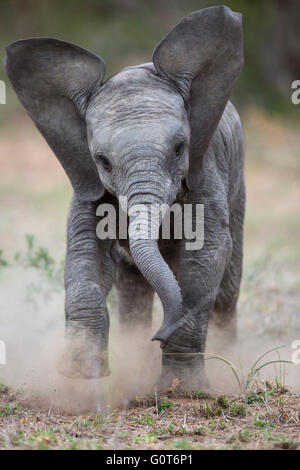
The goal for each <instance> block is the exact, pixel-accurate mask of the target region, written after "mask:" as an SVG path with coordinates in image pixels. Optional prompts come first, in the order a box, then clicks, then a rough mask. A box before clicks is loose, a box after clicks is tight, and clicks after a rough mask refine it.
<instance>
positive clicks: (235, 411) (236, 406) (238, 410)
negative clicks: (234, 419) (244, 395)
mask: <svg viewBox="0 0 300 470" xmlns="http://www.w3.org/2000/svg"><path fill="white" fill-rule="evenodd" d="M229 408H230V413H231V414H232V415H233V416H245V415H246V408H245V406H244V405H242V404H240V403H237V402H236V401H235V400H232V401H231V402H230V404H229Z"/></svg>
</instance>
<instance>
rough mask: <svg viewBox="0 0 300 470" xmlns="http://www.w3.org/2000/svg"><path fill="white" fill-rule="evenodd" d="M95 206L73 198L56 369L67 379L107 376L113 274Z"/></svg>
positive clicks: (69, 218) (69, 219) (111, 263)
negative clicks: (63, 322)
mask: <svg viewBox="0 0 300 470" xmlns="http://www.w3.org/2000/svg"><path fill="white" fill-rule="evenodd" d="M96 224H97V218H96V204H94V203H90V202H79V201H78V200H77V198H76V196H74V197H73V199H72V202H71V207H70V212H69V217H68V229H67V255H66V264H65V289H66V300H65V313H66V347H65V350H64V353H63V355H62V358H61V360H60V364H59V366H58V368H59V371H60V372H61V373H62V374H63V375H66V376H68V377H84V378H98V377H100V376H105V375H108V374H109V366H108V351H107V346H108V332H109V316H108V311H107V306H106V300H105V297H106V294H107V292H108V291H109V289H110V287H111V285H112V280H113V273H114V267H113V266H114V263H113V260H112V259H111V257H110V244H111V242H110V241H100V240H99V239H98V238H97V235H96Z"/></svg>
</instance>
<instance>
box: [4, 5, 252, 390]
mask: <svg viewBox="0 0 300 470" xmlns="http://www.w3.org/2000/svg"><path fill="white" fill-rule="evenodd" d="M242 64H243V52H242V26H241V15H240V14H237V13H233V12H232V11H231V10H230V9H228V8H227V7H223V6H219V7H211V8H207V9H203V10H199V11H196V12H194V13H191V14H189V15H188V16H186V17H185V18H184V19H183V20H182V21H181V22H180V23H179V24H178V25H177V26H175V27H174V29H172V30H171V31H170V32H169V33H168V34H167V35H166V36H165V37H164V38H163V39H162V40H161V41H160V43H159V44H158V45H157V46H156V48H155V50H154V53H153V62H151V63H147V64H142V65H138V66H134V67H128V68H125V69H123V70H121V72H120V73H118V74H116V75H114V76H113V77H111V78H109V79H108V80H107V81H105V82H104V81H103V78H104V73H105V66H104V62H103V60H102V59H101V57H99V56H97V55H95V54H92V53H91V52H88V51H86V50H84V49H82V48H81V47H78V46H75V45H73V44H70V43H67V42H64V41H60V40H58V39H50V38H33V39H24V40H20V41H17V42H14V43H13V44H11V45H10V46H8V47H7V57H6V70H7V73H8V76H9V78H10V80H11V82H12V85H13V87H14V90H15V91H16V93H17V95H18V97H19V99H20V101H21V102H22V104H23V105H24V107H25V108H26V110H27V111H28V113H29V115H30V116H31V118H32V119H33V121H34V122H35V124H36V126H37V127H38V129H39V130H40V132H41V133H42V135H43V136H44V137H45V139H46V140H47V142H48V144H49V145H50V147H51V148H52V150H53V151H54V153H55V155H56V156H57V158H58V159H59V161H60V162H61V164H62V166H63V167H64V169H65V171H66V173H67V175H68V177H69V179H70V182H71V184H72V186H73V189H74V195H73V199H72V202H71V208H70V212H69V218H68V229H67V255H66V266H65V289H66V308H65V309H66V329H67V334H66V352H65V356H64V361H63V364H62V366H61V369H62V372H63V373H64V374H66V375H67V376H71V377H72V376H74V377H75V376H81V377H85V378H96V377H100V376H105V375H108V374H109V366H108V350H107V348H108V334H109V315H108V311H107V306H106V296H107V294H108V292H109V290H110V289H111V287H112V284H113V283H115V284H116V287H117V291H118V294H119V305H120V308H119V310H120V312H119V313H120V322H121V324H122V325H124V324H126V325H127V326H128V325H129V326H130V325H132V328H137V327H138V325H148V326H149V325H151V313H152V303H153V296H154V292H157V294H158V295H159V297H160V300H161V302H162V305H163V310H164V320H163V324H162V326H161V328H160V329H159V330H158V332H157V333H156V334H155V336H154V337H153V339H155V340H158V341H160V342H161V345H162V348H163V349H162V363H163V366H162V372H161V376H160V383H161V384H162V385H163V386H167V385H168V384H169V383H170V382H171V381H172V380H173V379H174V377H177V378H179V379H181V384H182V387H183V388H184V389H191V388H192V389H199V388H202V387H203V385H205V374H204V370H203V356H202V355H201V354H199V353H203V352H204V351H205V340H206V333H207V327H208V321H209V317H210V316H211V314H212V312H215V313H214V314H215V315H216V318H217V321H218V323H219V326H220V327H221V328H223V331H224V334H225V331H226V330H228V329H230V331H231V334H232V336H234V330H235V311H236V303H237V299H238V295H239V286H240V280H241V271H242V238H243V219H244V203H245V192H244V191H245V190H244V177H243V135H242V129H241V123H240V119H239V116H238V114H237V112H236V110H235V108H234V107H233V105H232V104H231V103H230V101H228V100H229V95H230V93H231V90H232V87H233V84H234V82H235V80H236V79H237V77H238V75H239V73H240V70H241V67H242ZM121 196H122V197H126V198H127V200H128V208H129V212H130V208H132V207H133V206H134V205H137V204H143V205H144V206H146V207H147V208H150V207H151V205H153V204H168V205H171V204H173V203H177V204H180V205H181V206H182V205H183V204H192V205H193V206H196V204H203V205H204V221H205V224H204V227H205V229H204V244H203V247H202V248H201V249H199V250H187V249H186V246H185V242H186V240H185V239H183V240H177V239H175V238H174V237H173V238H172V239H170V240H162V239H158V240H155V239H152V238H150V237H140V238H133V237H130V227H131V226H132V224H133V223H134V217H133V216H130V215H129V230H128V232H129V236H128V239H125V240H123V239H117V238H116V239H115V240H111V239H106V240H100V239H99V238H98V237H97V235H96V225H97V221H98V220H99V219H98V218H97V216H96V209H97V207H98V206H99V204H102V203H104V202H105V203H110V204H113V205H114V206H115V207H116V209H117V210H118V201H119V199H120V197H121ZM141 225H142V226H143V227H144V228H143V230H144V232H145V233H144V234H146V235H147V233H149V220H148V223H146V219H145V223H144V224H143V223H142V224H141ZM119 238H120V237H119Z"/></svg>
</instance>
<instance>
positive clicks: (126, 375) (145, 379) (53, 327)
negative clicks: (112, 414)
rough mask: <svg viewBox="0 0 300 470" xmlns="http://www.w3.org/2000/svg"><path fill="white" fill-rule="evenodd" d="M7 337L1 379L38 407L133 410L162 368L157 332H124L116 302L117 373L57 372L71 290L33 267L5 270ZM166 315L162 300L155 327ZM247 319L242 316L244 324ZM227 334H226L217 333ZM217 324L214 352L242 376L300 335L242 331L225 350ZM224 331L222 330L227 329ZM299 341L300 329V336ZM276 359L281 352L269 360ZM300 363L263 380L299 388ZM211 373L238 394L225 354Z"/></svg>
mask: <svg viewBox="0 0 300 470" xmlns="http://www.w3.org/2000/svg"><path fill="white" fill-rule="evenodd" d="M0 276H1V283H0V286H1V292H0V339H1V340H2V341H4V342H5V344H6V355H7V363H6V365H0V382H1V383H5V384H6V385H9V386H10V387H11V388H12V389H13V390H20V391H21V395H22V396H24V398H26V399H27V400H28V401H29V402H30V403H31V404H32V405H34V406H35V407H43V408H48V409H49V412H51V411H54V410H55V411H56V412H62V413H72V414H78V413H84V412H90V413H97V412H99V413H100V412H101V413H103V412H109V411H112V410H113V409H114V408H116V407H122V408H126V406H127V405H128V403H129V402H130V400H132V399H133V398H135V397H136V395H140V396H142V395H143V394H147V393H149V392H150V393H154V384H155V380H156V379H157V377H158V376H159V373H160V368H161V365H160V363H161V360H160V358H161V350H160V348H159V344H158V343H157V342H151V341H150V338H151V335H150V334H147V335H145V334H143V333H142V332H134V331H130V332H127V333H124V332H123V333H122V334H121V332H120V330H119V326H118V322H117V315H116V312H115V310H116V308H115V307H114V306H113V308H110V312H111V332H110V345H109V350H110V369H111V371H112V374H111V376H109V377H107V378H102V379H101V380H84V379H68V378H65V377H63V376H61V375H59V374H58V372H57V370H56V365H57V362H58V358H59V355H60V353H61V349H62V346H63V343H64V313H63V312H64V291H63V289H62V288H60V289H58V290H57V289H53V290H52V289H51V288H49V286H48V281H45V282H44V281H43V280H41V273H40V272H39V271H37V270H35V269H34V268H28V269H26V270H24V268H22V267H20V268H19V267H11V268H5V270H2V271H1V274H0ZM160 321H161V307H160V304H159V302H158V300H156V302H155V309H154V324H153V331H155V329H156V328H157V327H158V325H159V324H160ZM241 324H242V322H241ZM218 334H220V333H218ZM218 334H217V332H216V331H215V330H214V327H213V325H211V326H210V329H209V335H208V342H207V348H206V351H207V353H212V354H218V355H221V356H222V357H224V358H226V359H227V360H229V361H231V362H232V363H233V364H235V366H236V368H237V373H238V374H239V376H240V378H241V379H242V377H245V376H246V375H247V373H248V371H249V368H250V365H251V364H253V363H254V362H255V360H256V359H257V358H258V357H259V356H260V355H261V354H263V353H265V352H266V351H268V350H269V349H271V348H272V347H275V346H279V345H281V344H286V345H287V347H286V348H285V349H283V350H280V357H281V359H287V360H290V359H291V355H292V353H293V350H292V349H291V347H290V345H291V342H292V341H293V340H294V339H297V338H296V333H295V332H294V334H293V337H292V338H290V337H288V336H286V337H284V338H281V339H280V340H279V339H278V340H276V341H275V340H274V339H270V338H267V337H265V336H261V337H257V336H255V335H253V334H252V336H249V332H247V331H243V329H240V331H239V338H240V339H239V343H238V345H237V346H236V347H233V346H232V345H227V346H226V347H225V348H221V349H220V336H218ZM221 335H222V333H221ZM298 337H299V338H298V339H300V334H298ZM267 359H268V360H276V359H278V356H277V354H276V352H274V353H272V354H270V355H268V356H266V358H264V359H263V362H264V361H265V360H267ZM299 367H300V366H296V365H294V364H293V365H289V364H287V365H283V364H275V365H274V364H272V365H270V366H268V367H266V368H265V369H262V370H261V373H260V378H264V379H270V380H272V381H274V379H275V377H277V378H278V380H280V381H281V382H283V383H284V385H285V386H288V387H292V389H293V390H294V391H297V390H298V391H299V390H300V374H299ZM206 371H207V375H208V378H209V381H210V384H211V389H212V391H213V392H215V393H229V392H237V393H238V392H239V388H238V384H237V380H236V379H235V377H234V375H233V373H232V370H231V369H230V368H229V367H228V365H226V364H224V363H223V362H222V361H220V360H218V359H211V360H207V361H206Z"/></svg>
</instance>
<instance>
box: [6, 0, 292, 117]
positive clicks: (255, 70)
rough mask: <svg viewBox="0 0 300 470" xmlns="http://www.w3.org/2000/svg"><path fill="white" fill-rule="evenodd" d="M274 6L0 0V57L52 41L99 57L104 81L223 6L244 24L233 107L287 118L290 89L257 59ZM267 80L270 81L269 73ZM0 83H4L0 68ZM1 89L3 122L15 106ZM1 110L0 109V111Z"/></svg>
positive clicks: (267, 0)
mask: <svg viewBox="0 0 300 470" xmlns="http://www.w3.org/2000/svg"><path fill="white" fill-rule="evenodd" d="M279 2H280V0H228V1H223V2H219V1H216V0H85V1H84V2H83V1H79V0H65V1H63V2H62V1H61V0H51V1H50V0H8V1H7V0H0V15H1V20H0V21H1V27H0V49H1V51H2V54H3V55H4V47H5V45H6V44H9V43H10V42H12V41H15V40H16V39H20V38H24V37H31V36H49V37H58V38H60V39H64V40H67V41H71V42H75V43H77V44H79V45H81V46H83V47H85V48H87V49H90V50H91V51H93V52H96V53H98V54H99V55H101V56H102V57H103V58H104V60H105V62H106V66H107V75H106V76H107V77H108V76H110V75H111V74H114V73H116V72H117V71H118V70H120V68H122V67H123V66H126V65H134V64H136V63H141V62H147V61H149V60H151V56H152V51H153V49H154V47H155V45H156V44H157V43H158V42H159V41H160V39H161V38H162V37H163V36H164V35H165V34H166V33H167V32H168V31H169V29H170V28H172V26H174V25H175V24H176V23H177V22H178V21H180V19H181V18H182V17H183V16H184V15H185V14H187V13H189V12H191V11H194V10H198V9H200V8H204V7H208V6H212V5H218V4H224V3H225V4H226V5H227V6H229V7H230V8H232V9H233V10H235V11H239V12H242V13H243V22H244V43H245V66H244V69H243V72H242V74H241V77H240V79H239V81H238V83H237V85H236V87H235V93H234V100H235V101H237V102H238V105H239V106H242V105H245V104H246V105H248V104H255V103H258V104H260V105H262V106H264V107H265V108H267V109H268V110H269V111H276V112H284V111H287V114H289V113H294V112H295V111H296V109H295V108H297V107H296V106H293V105H292V104H291V101H290V89H289V88H290V85H289V86H288V89H287V90H286V93H282V90H281V91H278V89H277V88H276V86H275V85H273V84H272V83H271V82H270V80H269V79H267V78H266V73H265V70H264V69H265V65H266V64H265V62H266V61H265V60H263V58H262V51H263V50H264V49H265V48H266V47H267V44H268V37H269V35H270V31H271V30H272V27H273V28H274V23H272V17H273V15H272V11H273V10H274V9H276V6H278V4H279ZM287 3H289V2H287ZM291 14H292V12H291ZM272 24H273V26H272ZM275 26H276V25H275ZM276 53H277V51H276V50H275V49H272V46H271V45H270V48H269V50H267V53H266V55H265V56H267V57H270V60H271V59H272V54H273V55H274V54H276ZM269 75H271V76H272V73H270V74H269ZM297 78H298V79H300V76H299V77H295V78H294V79H297ZM0 79H2V80H6V82H7V79H6V76H5V72H4V70H3V67H1V72H0ZM7 88H8V90H7V95H8V96H7V103H8V106H7V107H6V109H5V113H6V117H7V112H13V111H15V109H16V108H17V109H19V107H20V105H19V104H18V103H17V99H16V97H15V95H14V94H13V92H12V90H11V87H10V86H8V87H7ZM0 108H1V107H0ZM3 111H4V109H3V107H2V108H1V109H0V112H1V113H3ZM297 111H298V109H297ZM2 117H3V116H2Z"/></svg>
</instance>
